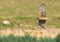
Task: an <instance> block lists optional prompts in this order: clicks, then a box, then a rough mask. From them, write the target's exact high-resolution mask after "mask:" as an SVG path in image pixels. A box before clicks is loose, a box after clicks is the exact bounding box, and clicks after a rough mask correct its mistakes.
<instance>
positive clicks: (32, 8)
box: [0, 0, 60, 28]
mask: <svg viewBox="0 0 60 42" xmlns="http://www.w3.org/2000/svg"><path fill="white" fill-rule="evenodd" d="M41 2H42V1H41V0H38V1H37V0H26V1H25V0H0V3H1V5H0V18H2V19H3V18H4V19H8V18H9V20H10V21H12V23H13V24H15V25H18V26H19V24H20V23H26V21H28V22H30V23H29V24H31V25H33V24H34V25H37V26H38V23H37V16H38V14H39V6H40V4H41ZM59 4H60V1H59V0H56V1H54V0H52V1H50V0H46V10H47V17H50V18H54V21H52V22H53V23H52V22H49V21H48V22H47V24H48V25H54V26H56V27H57V28H60V23H59V20H60V19H58V18H57V17H60V14H59V13H60V5H59ZM29 16H31V17H29ZM0 20H1V19H0ZM19 21H20V22H19ZM56 21H57V22H56ZM26 24H27V23H26ZM37 26H36V27H37ZM0 27H1V26H0ZM2 27H4V26H2Z"/></svg>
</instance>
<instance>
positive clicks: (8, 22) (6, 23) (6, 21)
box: [2, 20, 11, 25]
mask: <svg viewBox="0 0 60 42" xmlns="http://www.w3.org/2000/svg"><path fill="white" fill-rule="evenodd" d="M2 23H3V24H5V25H8V24H11V23H10V21H8V20H4V21H3V22H2Z"/></svg>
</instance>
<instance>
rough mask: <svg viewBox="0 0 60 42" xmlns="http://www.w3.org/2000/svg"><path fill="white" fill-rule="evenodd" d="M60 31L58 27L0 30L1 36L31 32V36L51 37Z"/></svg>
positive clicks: (21, 34) (22, 34)
mask: <svg viewBox="0 0 60 42" xmlns="http://www.w3.org/2000/svg"><path fill="white" fill-rule="evenodd" d="M59 33H60V29H57V28H52V27H51V28H45V29H41V28H36V29H34V30H32V29H22V28H21V29H20V28H12V29H10V28H9V29H1V30H0V36H4V35H5V36H9V35H10V34H13V35H15V36H24V35H26V34H29V35H30V36H33V37H34V36H36V37H45V36H46V37H51V38H54V37H56V36H57V34H59Z"/></svg>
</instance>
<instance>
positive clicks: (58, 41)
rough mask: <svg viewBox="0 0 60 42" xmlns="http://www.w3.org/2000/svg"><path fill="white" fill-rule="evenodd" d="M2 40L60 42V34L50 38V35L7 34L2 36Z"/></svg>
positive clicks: (0, 38) (0, 40)
mask: <svg viewBox="0 0 60 42" xmlns="http://www.w3.org/2000/svg"><path fill="white" fill-rule="evenodd" d="M0 42H60V34H59V35H57V37H56V38H50V37H44V38H43V37H40V38H37V37H31V36H29V35H26V36H14V35H10V36H8V37H6V36H0Z"/></svg>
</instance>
